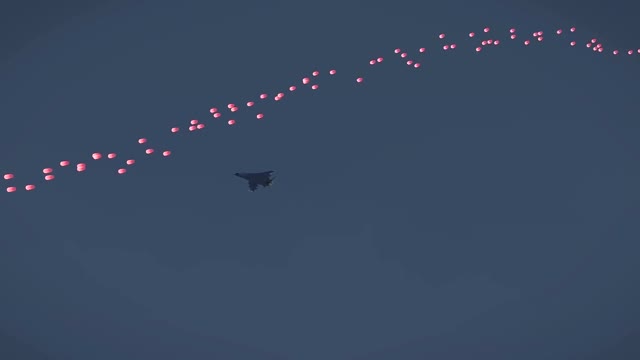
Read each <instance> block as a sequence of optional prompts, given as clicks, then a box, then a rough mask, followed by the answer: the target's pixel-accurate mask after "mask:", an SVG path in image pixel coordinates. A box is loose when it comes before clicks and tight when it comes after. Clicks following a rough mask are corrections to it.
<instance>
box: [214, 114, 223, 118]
mask: <svg viewBox="0 0 640 360" xmlns="http://www.w3.org/2000/svg"><path fill="white" fill-rule="evenodd" d="M220 116H222V114H220V113H215V114H213V117H214V118H216V119H217V118H219V117H220Z"/></svg>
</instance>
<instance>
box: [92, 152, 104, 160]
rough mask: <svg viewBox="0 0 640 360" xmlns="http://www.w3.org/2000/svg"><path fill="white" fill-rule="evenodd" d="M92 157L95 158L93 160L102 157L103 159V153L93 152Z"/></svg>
mask: <svg viewBox="0 0 640 360" xmlns="http://www.w3.org/2000/svg"><path fill="white" fill-rule="evenodd" d="M91 157H92V158H93V160H100V159H102V154H100V153H93V154H91Z"/></svg>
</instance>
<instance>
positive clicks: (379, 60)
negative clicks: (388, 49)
mask: <svg viewBox="0 0 640 360" xmlns="http://www.w3.org/2000/svg"><path fill="white" fill-rule="evenodd" d="M383 60H384V58H381V57H379V58H377V59H376V61H377V62H379V63H381V62H382V61H383Z"/></svg>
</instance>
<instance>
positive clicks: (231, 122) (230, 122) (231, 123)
mask: <svg viewBox="0 0 640 360" xmlns="http://www.w3.org/2000/svg"><path fill="white" fill-rule="evenodd" d="M235 123H236V121H235V120H233V119H231V120H229V121H227V124H229V125H233V124H235Z"/></svg>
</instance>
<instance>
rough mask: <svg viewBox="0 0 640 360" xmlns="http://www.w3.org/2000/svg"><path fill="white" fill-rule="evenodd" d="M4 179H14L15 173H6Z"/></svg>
mask: <svg viewBox="0 0 640 360" xmlns="http://www.w3.org/2000/svg"><path fill="white" fill-rule="evenodd" d="M4 179H5V180H11V179H13V174H4Z"/></svg>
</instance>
